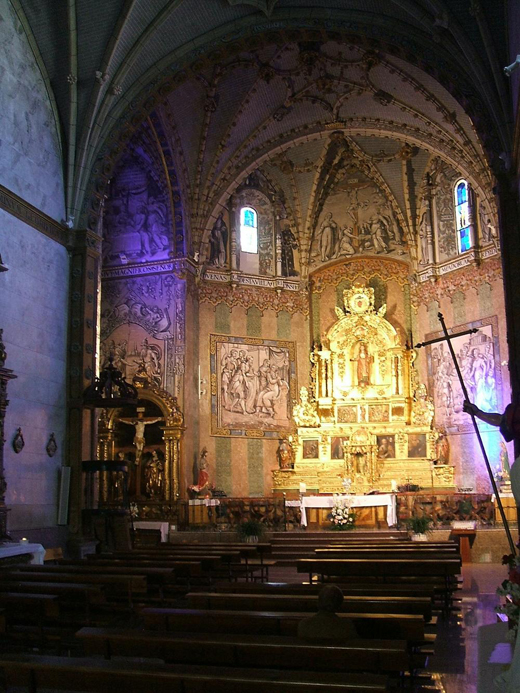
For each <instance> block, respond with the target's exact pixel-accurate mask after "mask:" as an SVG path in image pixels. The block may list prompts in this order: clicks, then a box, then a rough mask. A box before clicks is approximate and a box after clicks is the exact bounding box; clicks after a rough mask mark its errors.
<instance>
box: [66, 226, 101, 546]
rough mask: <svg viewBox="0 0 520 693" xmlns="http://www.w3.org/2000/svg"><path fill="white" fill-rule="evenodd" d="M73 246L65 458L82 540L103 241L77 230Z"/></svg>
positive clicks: (91, 454)
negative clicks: (88, 401) (87, 397)
mask: <svg viewBox="0 0 520 693" xmlns="http://www.w3.org/2000/svg"><path fill="white" fill-rule="evenodd" d="M72 239H73V244H72V246H71V247H70V256H71V259H70V268H71V270H70V271H71V275H70V322H69V361H68V373H67V375H68V381H67V386H68V414H69V416H68V436H67V451H66V459H68V461H69V465H70V466H71V468H72V470H71V488H70V511H69V527H70V531H71V533H72V534H73V535H75V536H76V538H77V539H79V538H80V536H81V529H82V527H81V509H82V505H83V503H82V473H81V462H82V461H83V460H93V459H95V458H96V452H97V451H96V436H95V427H96V423H95V417H96V413H95V411H94V410H89V409H85V408H84V407H83V392H84V390H85V388H86V387H88V386H89V385H90V384H91V383H92V379H93V378H94V377H95V375H96V370H97V354H96V344H97V333H98V324H97V321H98V301H99V300H100V295H99V283H100V282H99V279H100V271H101V258H100V254H101V237H100V236H98V234H97V233H95V232H94V231H89V230H85V231H83V230H76V231H74V232H73V233H72Z"/></svg>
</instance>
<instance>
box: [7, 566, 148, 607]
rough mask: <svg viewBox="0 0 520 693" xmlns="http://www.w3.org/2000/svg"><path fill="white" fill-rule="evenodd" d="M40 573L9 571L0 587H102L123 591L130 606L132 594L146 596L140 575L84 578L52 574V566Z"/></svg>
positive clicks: (74, 574) (96, 575)
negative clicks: (42, 584)
mask: <svg viewBox="0 0 520 693" xmlns="http://www.w3.org/2000/svg"><path fill="white" fill-rule="evenodd" d="M40 567H41V566H40ZM41 568H42V569H41V570H40V571H35V572H32V571H23V570H21V569H20V570H10V571H9V572H6V573H5V574H3V575H0V585H1V582H2V580H21V581H23V582H49V583H57V584H59V583H69V584H75V583H81V584H83V583H89V584H90V585H102V586H103V587H105V588H106V589H108V590H110V589H111V590H112V592H113V591H114V590H116V591H117V592H120V591H121V589H125V591H126V593H127V596H128V603H129V605H132V603H133V595H134V594H146V593H147V591H148V586H147V581H146V576H144V575H142V574H140V575H128V574H123V575H113V574H109V575H107V574H103V573H96V574H92V575H88V576H85V575H83V574H78V573H74V572H66V573H59V572H58V573H57V572H52V570H51V569H52V566H49V569H47V568H45V567H41Z"/></svg>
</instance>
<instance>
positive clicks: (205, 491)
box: [188, 447, 211, 497]
mask: <svg viewBox="0 0 520 693" xmlns="http://www.w3.org/2000/svg"><path fill="white" fill-rule="evenodd" d="M207 458H208V450H207V448H206V447H203V448H202V450H201V453H200V459H199V476H198V479H197V483H196V484H193V485H191V486H188V491H190V493H192V494H194V495H197V496H200V495H204V496H207V497H210V496H211V486H210V483H209V473H208V459H207Z"/></svg>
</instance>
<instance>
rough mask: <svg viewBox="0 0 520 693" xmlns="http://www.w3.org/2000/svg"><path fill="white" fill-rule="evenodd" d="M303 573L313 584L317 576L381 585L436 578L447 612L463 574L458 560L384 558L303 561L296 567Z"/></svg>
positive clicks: (310, 559) (305, 559)
mask: <svg viewBox="0 0 520 693" xmlns="http://www.w3.org/2000/svg"><path fill="white" fill-rule="evenodd" d="M296 567H297V570H298V572H299V573H307V574H308V575H309V582H312V581H313V575H314V574H317V575H319V576H320V577H321V580H322V581H323V580H324V578H325V577H327V578H330V577H332V576H334V577H336V576H340V577H350V578H352V577H354V578H356V579H357V578H360V577H365V578H372V579H374V580H375V581H377V582H386V581H388V580H389V581H390V582H392V581H395V580H400V579H407V578H413V579H417V578H419V579H420V580H421V581H422V580H424V579H425V578H430V579H431V578H434V579H437V580H441V581H442V582H443V583H444V590H443V597H444V606H445V609H448V608H449V602H450V598H451V594H452V592H453V578H454V577H455V576H456V575H458V574H459V573H460V560H459V559H458V558H444V559H437V560H430V559H425V560H422V561H416V560H414V559H413V558H410V559H380V558H368V557H367V558H352V559H349V558H302V559H300V560H299V561H298V562H297V564H296Z"/></svg>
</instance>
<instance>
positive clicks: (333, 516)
mask: <svg viewBox="0 0 520 693" xmlns="http://www.w3.org/2000/svg"><path fill="white" fill-rule="evenodd" d="M351 485H352V481H351V480H350V479H346V478H345V479H343V488H344V489H345V493H344V494H343V493H335V494H334V496H333V499H334V505H333V506H332V512H331V513H330V521H331V523H332V529H338V530H349V529H354V525H355V524H356V513H354V512H352V507H351V504H352V501H351V499H350V494H349V491H350V487H351Z"/></svg>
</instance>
